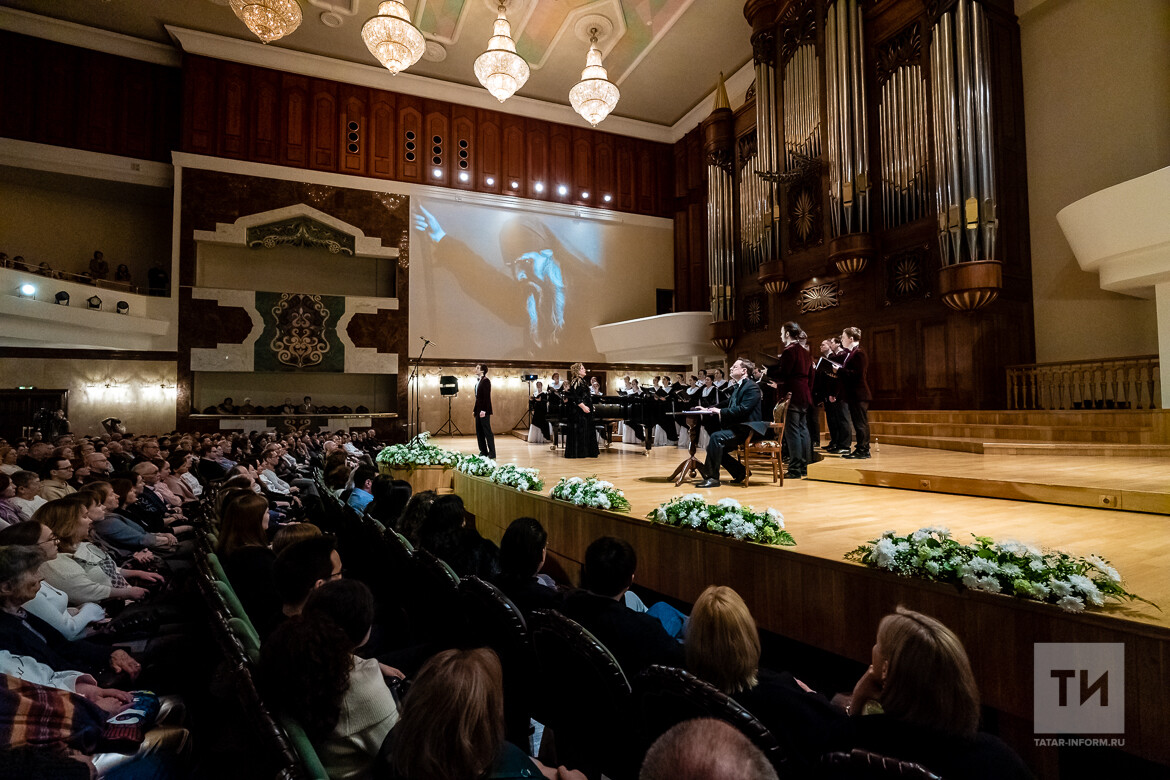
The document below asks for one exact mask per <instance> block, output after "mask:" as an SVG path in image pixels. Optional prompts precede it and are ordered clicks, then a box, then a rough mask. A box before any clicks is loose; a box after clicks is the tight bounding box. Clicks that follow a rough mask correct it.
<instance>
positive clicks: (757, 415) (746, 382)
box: [699, 358, 763, 488]
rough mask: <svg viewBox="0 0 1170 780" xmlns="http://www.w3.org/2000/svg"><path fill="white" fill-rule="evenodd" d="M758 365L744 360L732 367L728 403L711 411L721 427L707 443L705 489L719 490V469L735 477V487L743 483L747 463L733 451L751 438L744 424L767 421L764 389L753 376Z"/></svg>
mask: <svg viewBox="0 0 1170 780" xmlns="http://www.w3.org/2000/svg"><path fill="white" fill-rule="evenodd" d="M755 367H756V365H755V363H753V362H751V361H750V360H748V359H747V358H740V359H739V360H737V361H735V362H734V363H732V364H731V381H732V382H734V383H735V389H734V390H732V391H731V394H730V395H729V396H728V398H727V403H725V404H722V405H720V406H718V407H715V408H711V409H709V411H714V412H718V415H719V416H718V418H717V419H718V420H719V428H720V430H717V431H715V433H713V434H711V439H710V441H708V442H707V479H705V480H703V481H702V482H700V483H699V487H701V488H710V487H719V466H720V464H722V465H723V468H725V469H727V473H728V474H730V475H731V478H732V479H731V484H733V485H735V484H738V483H742V482H743V478H744V476H745V472H744V467H743V464H741V463H740V462H739V461H738V460H736V459H735V458H734V457H733V456H732V454H731V452H729V450H734V449H735V447H736V446H737V445H738V444H739V443H740V442H742V441H743V440H744V439H746V438H747V434H748V430H749V429H748V428H747V426H744V425H740V423H746V422H760V420H762V419H763V417H762V414H761V411H760V401H761V399H762V396H761V394H760V386H759V385H757V384H756V383H755V382H754V381H753V380H752V378H751V376H750V375H749V374H750V372H751V370H752V369H753V368H755Z"/></svg>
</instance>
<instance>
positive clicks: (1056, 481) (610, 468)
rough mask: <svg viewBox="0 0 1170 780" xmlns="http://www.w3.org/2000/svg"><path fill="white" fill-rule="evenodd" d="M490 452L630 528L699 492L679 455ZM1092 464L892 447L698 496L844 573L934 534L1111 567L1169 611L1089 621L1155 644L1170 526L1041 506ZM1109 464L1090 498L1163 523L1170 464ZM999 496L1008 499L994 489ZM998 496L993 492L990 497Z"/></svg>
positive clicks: (467, 443) (1163, 627)
mask: <svg viewBox="0 0 1170 780" xmlns="http://www.w3.org/2000/svg"><path fill="white" fill-rule="evenodd" d="M431 441H432V442H433V443H434V444H437V445H439V446H441V447H446V448H449V449H454V450H459V451H464V452H474V451H475V450H476V442H475V439H474V438H473V437H437V438H433V439H432V440H431ZM496 448H497V455H498V456H499V457H498V459H499V461H500V462H504V463H517V464H520V465H525V466H535V467H537V468H539V469H540V471H541V475H542V477H544V479H545V494H546V495H547V493H548V490H549V489H550V488H551V487H552V486H553V485H554V484H555V483H556V481H557V480H558V479H560V478H561V477H564V476H591V475H596V476H598V477H600V478H602V479H607V480H609V481H611V482H613V483H614V484H615V485H617V486H618V487H619V488H621V489H622V490H624V491H625V494H626V497H627V498H629V500H630V503H631V505H632V509H631V511H630V513H629V514H630V516H631V517H633V518H643V517H645V516H646V514H647V513H648V512H649V511H650V510H652V509H654V508H655V507H657V506H658V505H659V504H660V503H662V502H664V501H667V500H669V499H670V498H671V497H672V496H677V495H682V494H684V493H692V492H700V491H698V490H697V488H695V487H694V486H693V485H690V484H688V483H684V484H683V485H682V486H681V487H675V485H674V483H673V482H671V481H669V480H668V479H667V477H668V476H669V475H670V473H671V472H672V471H673V470H674V467H675V466H676V465H677V464H678V463H679V462H680V461H681V460H682V458H683V457H684V456H685V452H684V451H683V450H680V449H676V448H673V447H656V448H654V449H653V450H652V451H651V452H650V454H649V455H648V456H647V455H643V454H642V453H643V450H642V448H641V447H635V446H634V445H630V444H615V445H614V446H613V448H611V449H610V450H608V451H607V450H602V452H601V454H600V457H598V458H597V459H596V460H565V459H564V458H562V457H561V456H560V455H559V454H556V453H553V452H552V451H551V450H550V448H549V446H548V445H547V444H528V443H527V442H524V441H522V440H520V439H517V438H515V437H513V436H507V435H497V436H496ZM700 456H701V453H700ZM956 456H957V457H956ZM1088 460H1091V459H1088V458H1084V457H1070V458H1057V457H1048V456H1028V457H1016V458H1009V457H1003V456H988V455H976V454H969V453H955V452H946V451H939V450H926V449H919V448H913V447H895V446H888V445H887V446H883V447H882V452H880V453H876V454H875V455H874V457H873V458H872V459H870V460H868V461H856V462H855V461H846V460H840V459H838V458H832V457H831V456H830V457H829V458H827V459H826V460H825V461H822V462H821V463H817V464H813V465H812V466H810V467H809V474H810V476H813V477H814V479H807V480H800V481H792V480H787V481H785V483H784V485H783V487H781V486H778V485H774V484H772V482H771V481H770V474H768V475H766V476H764V478H763V479H761V481H759V482H758V483H757V482H754V481H753V484H752V485H751V487H748V488H743V487H733V486H730V485H724V486H723V487H721V488H717V489H714V490H705V491H701V492H703V493H704V494H707V495H710V496H711V498H712V500H714V499H718V498H723V497H725V496H730V497H733V498H735V499H737V500H739V501H741V502H743V503H745V504H751V505H753V506H755V507H756V508H764V507H769V506H771V507H775V508H776V509H778V510H779V511H780V512H781V513H783V515H784V518H785V523H786V525H787V527H788V530H789V531H790V532H792V534H793V536H794V537H795V538H796V541H797V543H798V547H796V548H795V549H796V550H798V551H799V552H801V553H803V554H806V555H812V556H816V557H819V558H824V559H828V560H833V561H841V560H842V559H843V556H844V555H845V553H846V552H848V551H849V550H851V549H853V548H854V547H856V546H857V545H858V544H859V543H862V542H865V541H867V540H870V539H874V538H876V537H877V536H879V535H880V534H881V533H882V532H883V531H885V530H890V529H893V530H897V531H899V532H901V533H905V532H910V531H914V530H917V529H918V528H921V527H923V526H931V525H942V526H946V527H947V528H950V529H951V531H952V533H953V535H954V536H955V538H956V539H960V540H962V539H964V538H967V539H969V538H970V537H969V536H968V535H969V534H979V535H987V536H992V537H994V538H995V539H998V540H1007V539H1017V540H1020V541H1023V542H1028V543H1032V544H1037V545H1040V546H1042V547H1047V548H1056V549H1060V550H1064V551H1066V552H1069V553H1074V554H1078V555H1088V554H1097V555H1100V556H1102V557H1103V558H1105V559H1106V560H1109V561H1110V562H1112V563H1113V565H1114V566H1115V567H1116V568H1117V569H1118V570H1119V571H1120V572H1121V574H1122V576H1123V577H1124V578H1125V584H1126V587H1127V588H1128V589H1129V590H1130V591H1131V592H1134V593H1138V594H1140V595H1141V596H1143V597H1144V598H1147V599H1150V600H1151V601H1153V602H1155V603H1157V604H1159V605H1160V606H1161V607H1162V608H1163V610H1165V611H1163V612H1159V611H1158V610H1157V609H1155V608H1153V607H1150V606H1147V605H1144V604H1140V603H1135V604H1132V605H1111V606H1108V607H1106V608H1105V609H1102V610H1097V611H1095V614H1099V615H1102V616H1109V617H1113V618H1118V619H1122V620H1126V621H1135V622H1138V623H1142V624H1146V625H1147V626H1150V627H1152V628H1153V627H1156V629H1155V630H1156V631H1157V632H1158V633H1161V631H1168V630H1170V518H1167V517H1166V516H1164V515H1163V514H1154V513H1150V512H1134V511H1117V510H1109V509H1097V508H1090V507H1086V506H1066V505H1061V504H1057V503H1041V502H1047V501H1051V500H1052V499H1051V498H1050V497H1049V494H1050V493H1051V492H1052V491H1059V490H1062V489H1064V490H1070V489H1073V488H1075V487H1076V485H1075V484H1074V483H1075V481H1076V480H1078V479H1082V478H1087V477H1086V476H1085V475H1086V474H1087V472H1086V471H1083V470H1082V469H1085V468H1087V467H1089V466H1090V465H1091V464H1088V463H1085V461H1088ZM1105 460H1107V461H1108V463H1107V464H1105V465H1104V466H1102V467H1101V470H1100V473H1099V476H1098V477H1097V478H1096V481H1095V483H1094V486H1093V487H1092V488H1091V489H1092V490H1100V491H1101V492H1105V493H1107V494H1108V495H1127V494H1128V493H1130V492H1139V493H1141V494H1142V495H1145V496H1150V497H1152V498H1149V499H1147V501H1148V502H1150V503H1153V504H1154V506H1155V507H1156V508H1157V509H1159V510H1160V511H1162V512H1164V513H1170V507H1168V506H1167V504H1168V503H1170V492H1168V491H1170V474H1167V473H1166V472H1167V470H1168V468H1170V464H1166V461H1165V459H1149V460H1161V461H1162V463H1161V464H1159V465H1161V469H1160V472H1161V478H1159V475H1158V473H1156V472H1157V471H1159V470H1155V469H1153V468H1152V467H1149V466H1147V465H1145V464H1140V463H1135V462H1134V461H1135V460H1145V459H1134V458H1113V459H1105ZM1070 461H1077V463H1070ZM850 472H852V473H853V475H854V476H853V478H851V477H850ZM862 472H865V473H869V474H871V475H873V474H876V475H879V476H877V477H874V479H875V480H876V479H878V478H884V479H887V480H889V481H890V482H894V483H895V484H890V485H889V486H888V487H887V486H882V487H877V486H869V485H868V484H857V483H858V482H859V481H861V480H860V479H859V478H858V477H857V476H856V475H857V474H859V473H862ZM757 474H759V472H757ZM863 476H864V475H863ZM897 479H904V480H906V487H907V488H909V489H902V490H894V489H889V487H897V486H900V485H898V484H896V480H897ZM919 479H927V480H930V481H931V482H932V488H931V489H933V490H942V491H945V490H946V488H945V487H941V486H940V483H941V485H945V484H946V482H947V480H956V479H963V480H966V481H967V482H971V483H975V482H980V483H983V485H982V489H984V490H985V491H986V495H1010V496H1012V498H989V497H983V496H981V495H953V494H950V493H949V492H926V491H924V490H920V489H917V488H914V487H911V485H912V483H913V482H917V481H918V480H919ZM821 480H826V481H821ZM828 480H832V481H828ZM872 484H873V485H878V484H880V483H878V482H876V481H875V482H873V483H872ZM996 484H999V485H1006V486H1007V487H999V488H996ZM1028 485H1034V486H1036V487H1035V488H1034V489H1033V488H1028V487H1027V486H1028ZM974 487H979V485H975V486H974ZM997 489H998V490H999V491H1000V492H998V493H997V492H995V491H996V490H997ZM647 522H648V521H647Z"/></svg>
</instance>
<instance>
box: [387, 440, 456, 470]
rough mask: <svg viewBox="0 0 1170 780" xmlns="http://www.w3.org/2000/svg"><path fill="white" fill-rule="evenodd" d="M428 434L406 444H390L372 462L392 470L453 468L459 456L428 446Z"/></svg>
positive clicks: (449, 451) (431, 445) (440, 448)
mask: <svg viewBox="0 0 1170 780" xmlns="http://www.w3.org/2000/svg"><path fill="white" fill-rule="evenodd" d="M429 438H430V434H429V433H427V432H426V431H423V432H422V433H420V434H419V435H418V436H415V437H414V438H413V439H411V440H410V441H409V442H407V443H406V444H392V445H390V446H389V447H385V448H384V449H383V450H382V451H381V452H379V453H378V456H377V457H376V458H374V460H375V461H376V462H377V463H379V464H380V465H384V466H388V467H389V468H392V469H407V470H413V469H416V468H418V467H419V466H446V467H448V468H453V467H454V466H456V465H457V464H458V463H459V458H460V455H459V453H457V452H453V451H451V450H445V449H443V448H442V447H436V446H435V445H433V444H428V443H427V440H428V439H429Z"/></svg>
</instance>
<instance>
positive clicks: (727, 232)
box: [703, 75, 754, 322]
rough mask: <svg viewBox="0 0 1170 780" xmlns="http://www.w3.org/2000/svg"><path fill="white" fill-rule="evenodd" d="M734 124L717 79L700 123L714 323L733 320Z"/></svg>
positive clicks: (726, 100) (724, 91)
mask: <svg viewBox="0 0 1170 780" xmlns="http://www.w3.org/2000/svg"><path fill="white" fill-rule="evenodd" d="M734 124H735V120H734V117H733V116H732V113H731V105H730V101H729V100H728V99H727V89H726V87H725V86H724V84H723V77H722V75H720V77H719V86H718V89H717V90H716V97H715V108H714V110H713V111H712V112H711V115H710V116H708V117H707V118H706V119H705V120H703V151H704V154H705V156H706V159H707V280H708V284H709V286H710V295H711V315H712V317H713V318H714V319H715V321H716V322H720V321H728V320H732V319H733V318H734V316H735V243H734V242H735V201H736V190H735V185H734V181H733V178H732V170H733V158H734V153H735V149H734V138H735V135H734ZM753 178H754V177H753Z"/></svg>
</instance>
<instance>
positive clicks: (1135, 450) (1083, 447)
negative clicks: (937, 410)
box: [873, 434, 1170, 458]
mask: <svg viewBox="0 0 1170 780" xmlns="http://www.w3.org/2000/svg"><path fill="white" fill-rule="evenodd" d="M873 438H875V439H876V440H877V441H878V442H879V443H883V444H896V445H900V446H902V447H924V448H927V449H934V450H950V451H951V452H973V453H976V454H979V455H1066V456H1086V457H1134V458H1170V445H1167V444H1108V443H1104V442H1051V441H1043V442H1038V441H1009V440H999V441H988V440H985V439H980V438H970V437H961V436H900V435H890V434H884V435H881V434H879V435H875V436H874V437H873Z"/></svg>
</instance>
